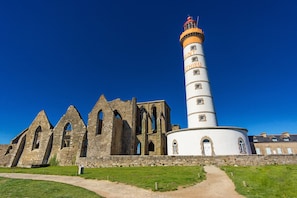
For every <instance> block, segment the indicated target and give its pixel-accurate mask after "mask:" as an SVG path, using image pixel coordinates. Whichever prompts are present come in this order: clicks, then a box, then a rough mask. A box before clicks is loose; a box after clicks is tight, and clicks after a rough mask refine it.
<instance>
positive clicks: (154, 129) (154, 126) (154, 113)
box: [151, 106, 158, 133]
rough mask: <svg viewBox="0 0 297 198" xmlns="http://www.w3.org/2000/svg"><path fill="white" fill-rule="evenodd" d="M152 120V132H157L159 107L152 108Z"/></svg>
mask: <svg viewBox="0 0 297 198" xmlns="http://www.w3.org/2000/svg"><path fill="white" fill-rule="evenodd" d="M151 122H152V125H151V126H152V128H151V129H152V132H153V133H156V132H157V126H158V123H157V107H155V106H153V107H152V109H151Z"/></svg>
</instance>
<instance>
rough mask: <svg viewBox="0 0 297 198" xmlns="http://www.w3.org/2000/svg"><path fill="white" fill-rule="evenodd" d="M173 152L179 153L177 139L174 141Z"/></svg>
mask: <svg viewBox="0 0 297 198" xmlns="http://www.w3.org/2000/svg"><path fill="white" fill-rule="evenodd" d="M172 154H173V155H174V154H178V143H177V141H176V139H174V140H173V141H172Z"/></svg>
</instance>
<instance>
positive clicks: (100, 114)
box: [96, 110, 104, 135]
mask: <svg viewBox="0 0 297 198" xmlns="http://www.w3.org/2000/svg"><path fill="white" fill-rule="evenodd" d="M103 119H104V113H103V111H102V110H100V111H99V112H98V115H97V126H96V135H100V134H101V133H102V127H103Z"/></svg>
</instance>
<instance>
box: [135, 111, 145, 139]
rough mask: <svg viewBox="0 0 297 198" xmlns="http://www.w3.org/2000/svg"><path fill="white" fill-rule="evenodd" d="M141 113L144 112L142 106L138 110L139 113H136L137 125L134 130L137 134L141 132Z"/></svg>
mask: <svg viewBox="0 0 297 198" xmlns="http://www.w3.org/2000/svg"><path fill="white" fill-rule="evenodd" d="M143 113H144V109H143V107H141V108H140V110H139V114H138V127H137V131H136V133H137V135H139V134H141V132H142V120H143Z"/></svg>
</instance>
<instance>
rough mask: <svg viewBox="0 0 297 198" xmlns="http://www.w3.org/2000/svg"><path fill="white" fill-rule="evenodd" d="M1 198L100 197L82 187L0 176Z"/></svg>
mask: <svg viewBox="0 0 297 198" xmlns="http://www.w3.org/2000/svg"><path fill="white" fill-rule="evenodd" d="M0 195H1V198H8V197H9V198H13V197H30V198H40V197H46V198H59V197H61V198H62V197H63V198H81V197H84V198H100V196H99V195H97V194H96V193H94V192H91V191H88V190H86V189H84V188H80V187H76V186H71V185H68V184H61V183H56V182H49V181H34V180H24V179H8V178H1V177H0Z"/></svg>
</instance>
